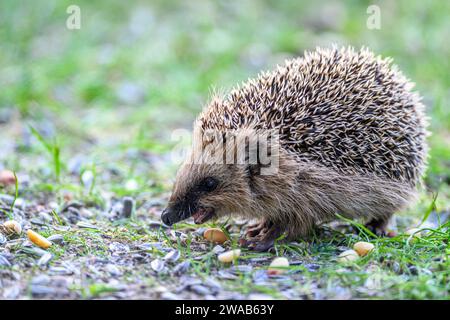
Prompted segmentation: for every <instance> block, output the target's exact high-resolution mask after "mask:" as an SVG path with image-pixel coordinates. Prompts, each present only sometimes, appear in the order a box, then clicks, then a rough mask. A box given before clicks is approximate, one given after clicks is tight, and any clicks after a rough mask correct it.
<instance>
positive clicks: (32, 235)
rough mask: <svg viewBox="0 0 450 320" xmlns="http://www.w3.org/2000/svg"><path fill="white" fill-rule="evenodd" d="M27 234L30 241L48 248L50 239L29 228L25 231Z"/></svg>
mask: <svg viewBox="0 0 450 320" xmlns="http://www.w3.org/2000/svg"><path fill="white" fill-rule="evenodd" d="M27 235H28V239H30V241H31V242H33V243H34V244H35V245H37V246H39V247H41V248H43V249H48V248H49V247H50V246H51V245H52V243H51V242H50V241H48V240H47V239H46V238H44V237H43V236H41V235H40V234H39V233H37V232H34V231H33V230H31V229H29V230H28V231H27Z"/></svg>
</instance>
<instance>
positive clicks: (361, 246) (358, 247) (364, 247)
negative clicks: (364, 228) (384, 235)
mask: <svg viewBox="0 0 450 320" xmlns="http://www.w3.org/2000/svg"><path fill="white" fill-rule="evenodd" d="M374 248H375V246H374V245H373V244H371V243H370V242H364V241H360V242H357V243H355V244H354V245H353V250H355V251H356V253H358V255H359V256H360V257H364V256H365V255H366V254H368V253H369V252H370V251H372V250H373V249H374Z"/></svg>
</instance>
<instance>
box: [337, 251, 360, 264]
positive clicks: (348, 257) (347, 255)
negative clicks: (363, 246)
mask: <svg viewBox="0 0 450 320" xmlns="http://www.w3.org/2000/svg"><path fill="white" fill-rule="evenodd" d="M358 258H359V255H358V253H357V252H356V251H355V250H352V249H350V250H346V251H344V252H342V253H341V254H340V255H339V257H338V262H350V261H355V260H357V259H358Z"/></svg>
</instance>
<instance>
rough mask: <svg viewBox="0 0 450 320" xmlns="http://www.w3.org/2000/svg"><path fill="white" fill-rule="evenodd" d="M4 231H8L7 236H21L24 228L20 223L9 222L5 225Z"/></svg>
mask: <svg viewBox="0 0 450 320" xmlns="http://www.w3.org/2000/svg"><path fill="white" fill-rule="evenodd" d="M3 227H4V230H5V231H6V233H7V235H11V234H21V233H22V226H21V225H20V223H18V222H17V221H15V220H8V221H5V222H4V223H3Z"/></svg>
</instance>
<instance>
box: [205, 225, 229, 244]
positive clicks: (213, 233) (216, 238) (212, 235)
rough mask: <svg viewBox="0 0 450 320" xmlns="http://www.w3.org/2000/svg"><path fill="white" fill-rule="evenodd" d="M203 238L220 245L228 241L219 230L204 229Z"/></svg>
mask: <svg viewBox="0 0 450 320" xmlns="http://www.w3.org/2000/svg"><path fill="white" fill-rule="evenodd" d="M203 237H204V238H205V239H206V240H208V241H210V242H214V243H220V244H222V243H224V242H225V241H227V240H228V237H227V235H226V234H225V233H224V232H223V231H222V230H221V229H219V228H209V229H206V230H205V232H204V233H203Z"/></svg>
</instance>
